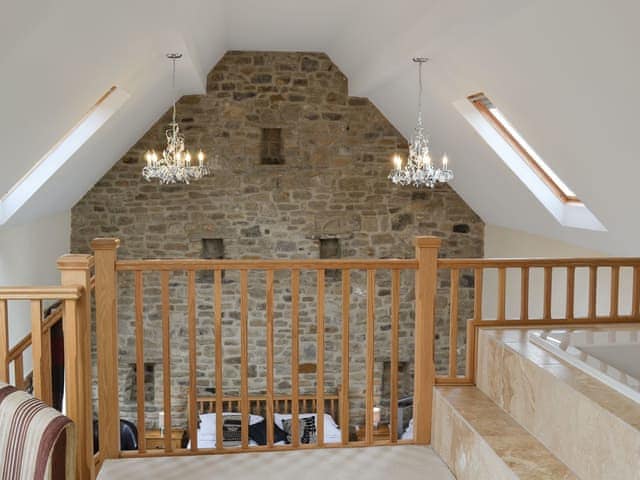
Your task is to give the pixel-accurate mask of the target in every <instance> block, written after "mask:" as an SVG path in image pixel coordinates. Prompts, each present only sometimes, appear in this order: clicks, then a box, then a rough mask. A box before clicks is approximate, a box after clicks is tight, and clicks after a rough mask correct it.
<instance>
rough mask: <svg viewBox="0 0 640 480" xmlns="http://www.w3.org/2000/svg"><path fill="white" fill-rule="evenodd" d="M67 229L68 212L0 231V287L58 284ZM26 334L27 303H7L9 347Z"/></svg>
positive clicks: (66, 239) (67, 248)
mask: <svg viewBox="0 0 640 480" xmlns="http://www.w3.org/2000/svg"><path fill="white" fill-rule="evenodd" d="M70 227H71V216H70V212H65V213H62V214H57V215H52V216H49V217H44V218H42V219H40V220H38V221H37V222H33V223H28V224H25V225H19V226H13V227H3V228H0V286H41V285H60V273H59V272H58V270H57V269H56V260H57V259H58V257H59V256H60V255H63V254H65V253H69V242H70ZM29 331H30V320H29V305H28V303H27V302H9V340H10V343H11V345H13V344H14V343H16V342H17V341H18V340H20V339H21V338H23V337H24V336H25V335H26V334H27V333H28V332H29ZM25 367H26V365H25ZM25 371H28V369H26V368H25Z"/></svg>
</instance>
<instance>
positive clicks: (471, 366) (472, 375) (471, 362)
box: [465, 319, 476, 384]
mask: <svg viewBox="0 0 640 480" xmlns="http://www.w3.org/2000/svg"><path fill="white" fill-rule="evenodd" d="M466 350H467V351H466V358H465V360H466V362H465V376H466V378H467V380H469V382H471V383H472V384H474V383H475V381H476V327H475V325H474V324H473V320H472V319H470V320H467V347H466Z"/></svg>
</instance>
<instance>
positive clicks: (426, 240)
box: [415, 236, 442, 248]
mask: <svg viewBox="0 0 640 480" xmlns="http://www.w3.org/2000/svg"><path fill="white" fill-rule="evenodd" d="M441 244H442V239H441V238H439V237H433V236H423V237H416V238H415V246H416V248H440V245H441Z"/></svg>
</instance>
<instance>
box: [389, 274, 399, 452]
mask: <svg viewBox="0 0 640 480" xmlns="http://www.w3.org/2000/svg"><path fill="white" fill-rule="evenodd" d="M399 330H400V270H392V271H391V382H390V385H389V387H390V390H391V391H390V399H389V404H390V405H391V408H390V411H389V415H390V416H391V418H390V419H389V423H390V432H389V434H390V435H391V441H392V442H393V443H395V442H397V441H398V368H399V363H400V362H399V356H400V353H399Z"/></svg>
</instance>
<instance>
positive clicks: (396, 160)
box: [393, 153, 402, 170]
mask: <svg viewBox="0 0 640 480" xmlns="http://www.w3.org/2000/svg"><path fill="white" fill-rule="evenodd" d="M393 164H394V166H395V167H396V170H400V169H401V168H402V158H400V155H398V154H397V153H396V154H395V155H394V156H393Z"/></svg>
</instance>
